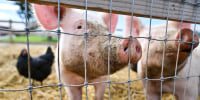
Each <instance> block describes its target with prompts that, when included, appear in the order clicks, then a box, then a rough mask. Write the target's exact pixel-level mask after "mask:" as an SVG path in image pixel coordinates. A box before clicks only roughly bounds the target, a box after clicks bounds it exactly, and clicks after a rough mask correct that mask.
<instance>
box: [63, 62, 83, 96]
mask: <svg viewBox="0 0 200 100" xmlns="http://www.w3.org/2000/svg"><path fill="white" fill-rule="evenodd" d="M61 80H62V82H63V83H64V84H65V85H80V84H83V83H84V79H83V78H82V77H80V76H78V75H77V74H74V73H73V72H70V71H67V70H66V69H65V68H63V66H61ZM65 89H66V91H67V94H68V96H69V98H70V100H81V98H82V88H81V86H73V87H72V86H71V87H65Z"/></svg>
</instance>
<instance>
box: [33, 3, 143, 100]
mask: <svg viewBox="0 0 200 100" xmlns="http://www.w3.org/2000/svg"><path fill="white" fill-rule="evenodd" d="M34 10H35V13H36V16H37V18H38V20H39V22H40V23H41V24H42V26H43V27H44V28H45V29H48V30H52V29H56V28H57V26H58V25H57V14H58V13H57V11H58V10H57V7H55V6H46V5H36V4H35V5H34ZM60 15H61V17H60V18H61V19H60V26H61V28H62V29H63V31H64V32H65V33H72V34H83V33H85V32H86V31H85V27H86V25H85V13H84V12H81V11H77V10H75V9H70V8H64V7H61V8H60ZM87 16H88V18H87V33H88V37H87V52H86V55H85V38H84V36H74V35H66V34H61V38H60V56H58V55H57V53H56V65H58V64H57V63H58V62H57V58H58V57H60V69H61V70H60V72H61V80H62V82H63V83H64V84H66V85H80V84H84V81H85V77H86V78H87V82H98V81H106V77H107V76H105V75H107V74H108V44H109V41H108V37H107V36H91V35H90V34H97V35H99V34H101V35H108V34H109V30H110V32H111V33H114V31H115V27H116V25H117V20H118V15H116V14H112V15H111V19H112V20H111V29H109V23H110V14H102V15H97V14H96V15H94V14H88V15H87ZM129 44H131V46H129ZM110 47H111V48H110V50H111V52H110V73H111V74H112V73H114V72H116V71H117V70H120V69H121V68H123V67H125V66H126V65H127V64H128V61H129V59H130V60H131V62H137V61H138V60H139V59H140V57H141V55H142V51H141V50H142V49H141V46H140V44H139V42H138V41H137V40H136V39H132V40H129V39H119V38H111V41H110ZM129 48H130V49H129ZM129 50H131V56H130V58H129ZM85 56H86V57H87V61H86V65H87V68H86V69H87V76H85V66H84V65H85V63H84V61H85ZM56 70H57V71H58V69H57V66H56ZM105 88H106V84H105V83H99V84H95V92H96V93H95V99H96V100H102V99H103V94H104V92H105ZM66 90H67V93H68V95H69V98H70V99H71V100H81V94H82V93H81V87H66Z"/></svg>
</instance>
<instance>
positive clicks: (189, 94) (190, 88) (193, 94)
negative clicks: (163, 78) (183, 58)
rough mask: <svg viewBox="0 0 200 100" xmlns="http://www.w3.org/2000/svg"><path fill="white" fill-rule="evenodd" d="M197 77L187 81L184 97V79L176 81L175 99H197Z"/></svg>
mask: <svg viewBox="0 0 200 100" xmlns="http://www.w3.org/2000/svg"><path fill="white" fill-rule="evenodd" d="M198 81H199V80H198V78H196V77H195V78H190V79H189V80H188V83H187V87H186V93H185V97H184V88H185V84H186V80H185V81H184V82H183V81H177V85H176V97H177V100H198V84H199V82H198Z"/></svg>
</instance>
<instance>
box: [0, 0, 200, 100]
mask: <svg viewBox="0 0 200 100" xmlns="http://www.w3.org/2000/svg"><path fill="white" fill-rule="evenodd" d="M134 2H135V1H134V0H133V1H132V13H131V21H130V27H131V28H130V33H128V34H130V36H129V37H120V36H115V35H112V33H111V27H112V23H111V22H112V18H111V16H112V0H110V13H109V14H110V18H109V19H110V21H109V28H108V29H109V32H108V34H88V27H89V26H88V14H87V13H88V12H87V11H88V10H87V9H88V5H87V0H85V18H84V19H85V20H84V21H85V29H84V30H85V32H84V33H79V34H73V33H66V32H62V31H61V26H60V21H61V20H62V19H60V18H62V17H60V16H61V11H60V0H58V5H57V7H58V8H57V12H58V13H57V14H58V15H57V16H58V17H57V18H58V19H57V22H58V23H57V26H58V27H57V29H56V30H55V31H53V30H30V29H29V26H28V19H27V12H28V11H27V0H25V4H26V7H25V8H26V9H25V12H26V14H25V16H26V20H25V23H26V24H25V26H26V28H25V30H24V32H25V34H26V35H27V50H28V58H27V59H28V79H29V84H28V87H27V88H24V89H0V91H1V92H9V91H29V94H30V99H31V100H32V99H33V95H32V91H33V90H37V89H38V88H44V87H58V88H59V91H60V99H61V100H62V99H63V98H62V97H63V96H62V94H63V93H62V88H64V87H84V88H85V91H86V96H85V99H86V100H88V94H87V93H88V92H87V90H88V85H95V84H101V83H106V84H107V85H108V89H109V98H108V99H109V100H111V99H112V98H111V92H110V90H111V88H110V86H111V85H112V84H124V83H128V95H129V96H128V97H129V98H128V99H129V100H132V98H131V88H130V87H131V86H130V85H131V83H132V82H135V81H143V82H144V83H143V85H144V88H145V93H146V99H147V100H162V96H163V92H166V91H165V89H166V88H165V86H164V84H166V83H165V82H168V80H173V82H172V83H173V84H171V85H172V86H173V88H170V90H171V91H172V92H170V93H172V94H173V100H175V96H177V95H176V93H177V92H179V89H178V90H177V88H176V86H177V85H180V82H177V80H181V79H186V80H185V81H186V82H185V84H184V88H183V89H181V90H183V91H184V92H183V94H182V96H183V99H185V100H193V99H191V98H189V99H188V98H187V97H188V95H187V94H189V93H188V92H187V89H188V87H189V86H188V85H192V84H189V82H190V81H191V80H190V79H191V78H192V79H193V78H199V77H200V75H199V73H197V74H195V75H191V74H190V73H191V71H190V70H191V69H192V67H191V66H193V65H194V64H196V63H193V60H194V59H195V58H194V57H193V48H195V47H194V45H195V43H198V41H195V34H193V35H192V41H186V42H185V41H183V40H182V39H183V38H181V37H182V36H181V35H182V34H181V32H182V31H180V34H179V36H178V39H171V38H169V36H168V26H169V19H168V18H169V16H170V10H171V9H170V3H171V2H172V1H171V0H168V12H167V17H166V25H165V32H164V38H163V39H162V38H161V39H159V38H155V37H153V36H152V24H151V23H152V12H153V9H152V7H153V6H154V2H156V1H155V0H151V10H150V13H151V14H150V16H149V18H150V19H149V28H147V30H148V34H146V36H132V32H133V30H132V27H133V25H134V24H135V23H134V21H133V17H134V6H135V3H134ZM180 3H182V4H183V6H182V11H181V13H182V17H181V22H180V28H179V29H178V30H181V29H182V26H183V21H184V11H185V6H184V5H185V4H191V6H195V9H194V10H195V12H196V13H195V18H194V22H195V23H193V24H194V29H193V31H194V32H195V31H196V25H197V23H196V20H197V19H198V17H199V4H200V2H199V1H197V2H195V3H194V2H190V1H189V0H182V1H181V2H180ZM169 27H170V26H169ZM1 31H8V32H9V31H12V30H10V29H1ZM34 32H54V33H56V34H57V39H58V42H57V54H56V55H58V57H57V59H56V61H57V63H56V64H57V67H58V73H57V74H58V79H59V83H58V84H54V85H44V86H36V87H35V86H32V84H31V71H30V68H31V65H30V50H29V35H30V34H31V33H34ZM62 34H64V35H67V36H77V37H83V38H84V83H83V84H79V85H73V84H62V82H61V81H62V78H61V77H63V76H62V75H61V72H60V71H61V70H62V69H61V68H60V61H61V59H60V56H61V52H60V48H61V46H62V45H61V43H60V38H61V36H62ZM174 34H175V33H174ZM96 36H97V37H107V40H108V44H106V45H107V47H108V48H107V54H108V56H107V68H108V69H107V71H108V72H107V73H108V74H107V80H106V81H98V82H88V79H87V76H88V73H87V66H88V64H87V62H88V58H87V57H88V53H87V51H88V38H90V37H96ZM113 38H119V39H122V40H124V39H129V41H132V40H133V39H145V40H147V41H148V43H147V45H146V51H147V52H145V53H144V52H143V55H146V56H145V57H144V59H145V60H144V61H145V64H144V65H145V67H144V68H143V69H142V70H143V72H145V73H144V78H141V79H136V80H131V78H130V72H131V66H132V63H131V59H130V58H131V55H132V53H133V52H132V50H131V49H132V48H131V45H132V43H130V44H129V48H128V49H129V57H128V58H129V60H128V73H127V74H128V80H127V81H122V82H112V81H111V80H110V74H111V73H110V69H111V67H112V64H111V63H112V62H111V61H110V60H111V58H110V57H111V52H112V50H111V40H112V39H113ZM152 41H157V42H161V43H162V46H163V48H162V52H161V53H162V57H161V70H160V77H156V78H149V75H148V74H149V70H150V69H151V68H150V69H149V65H148V64H149V59H151V58H149V57H151V56H149V55H151V54H150V53H151V52H149V50H150V49H151V47H150V46H151V42H152ZM171 41H172V42H178V45H177V51H175V52H176V53H175V54H176V55H174V56H175V58H176V59H174V60H175V67H174V68H175V69H174V70H173V71H174V74H173V76H165V73H164V71H165V67H166V65H165V64H166V63H168V62H165V61H166V60H165V59H168V58H166V52H167V49H169V48H167V43H168V42H171ZM182 43H188V44H192V45H191V47H190V51H189V50H188V51H184V52H189V53H190V52H191V54H189V59H188V61H185V62H184V66H188V69H187V71H186V73H183V74H184V75H186V76H184V75H182V76H180V75H178V74H179V72H180V71H179V60H180V57H179V56H181V57H182V55H181V54H180V53H181V52H182V48H181V44H182ZM142 45H143V44H142ZM158 59H159V58H158ZM155 60H156V59H155ZM197 60H198V59H197ZM186 63H187V64H186ZM168 64H169V63H168ZM185 64H186V65H185ZM196 66H198V65H196ZM197 72H198V71H197ZM152 73H153V72H152ZM150 75H151V74H150ZM151 81H156V82H157V81H159V82H160V83H159V85H158V87H157V88H160V89H159V90H158V91H159V92H158V93H159V95H158V97H155V98H153V97H151V94H150V95H148V94H149V92H150V91H149V90H151V86H152V85H149V84H150V83H149V82H151ZM196 81H198V82H197V83H199V79H198V80H197V79H195V82H196ZM155 85H156V84H155ZM196 87H197V88H199V86H196ZM153 90H155V89H153ZM167 91H169V90H167ZM198 94H199V93H198ZM192 96H193V95H192ZM195 96H196V95H195ZM176 98H177V99H178V100H179V99H180V98H182V97H176ZM192 98H194V97H192ZM180 100H182V99H180Z"/></svg>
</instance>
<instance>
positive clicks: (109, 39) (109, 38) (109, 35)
mask: <svg viewBox="0 0 200 100" xmlns="http://www.w3.org/2000/svg"><path fill="white" fill-rule="evenodd" d="M111 22H112V0H110V22H109V34H108V89H109V92H108V93H109V100H111V94H110V85H111V84H110V83H111V81H110V49H111V46H110V41H111V36H112V34H111V25H112V24H111Z"/></svg>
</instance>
